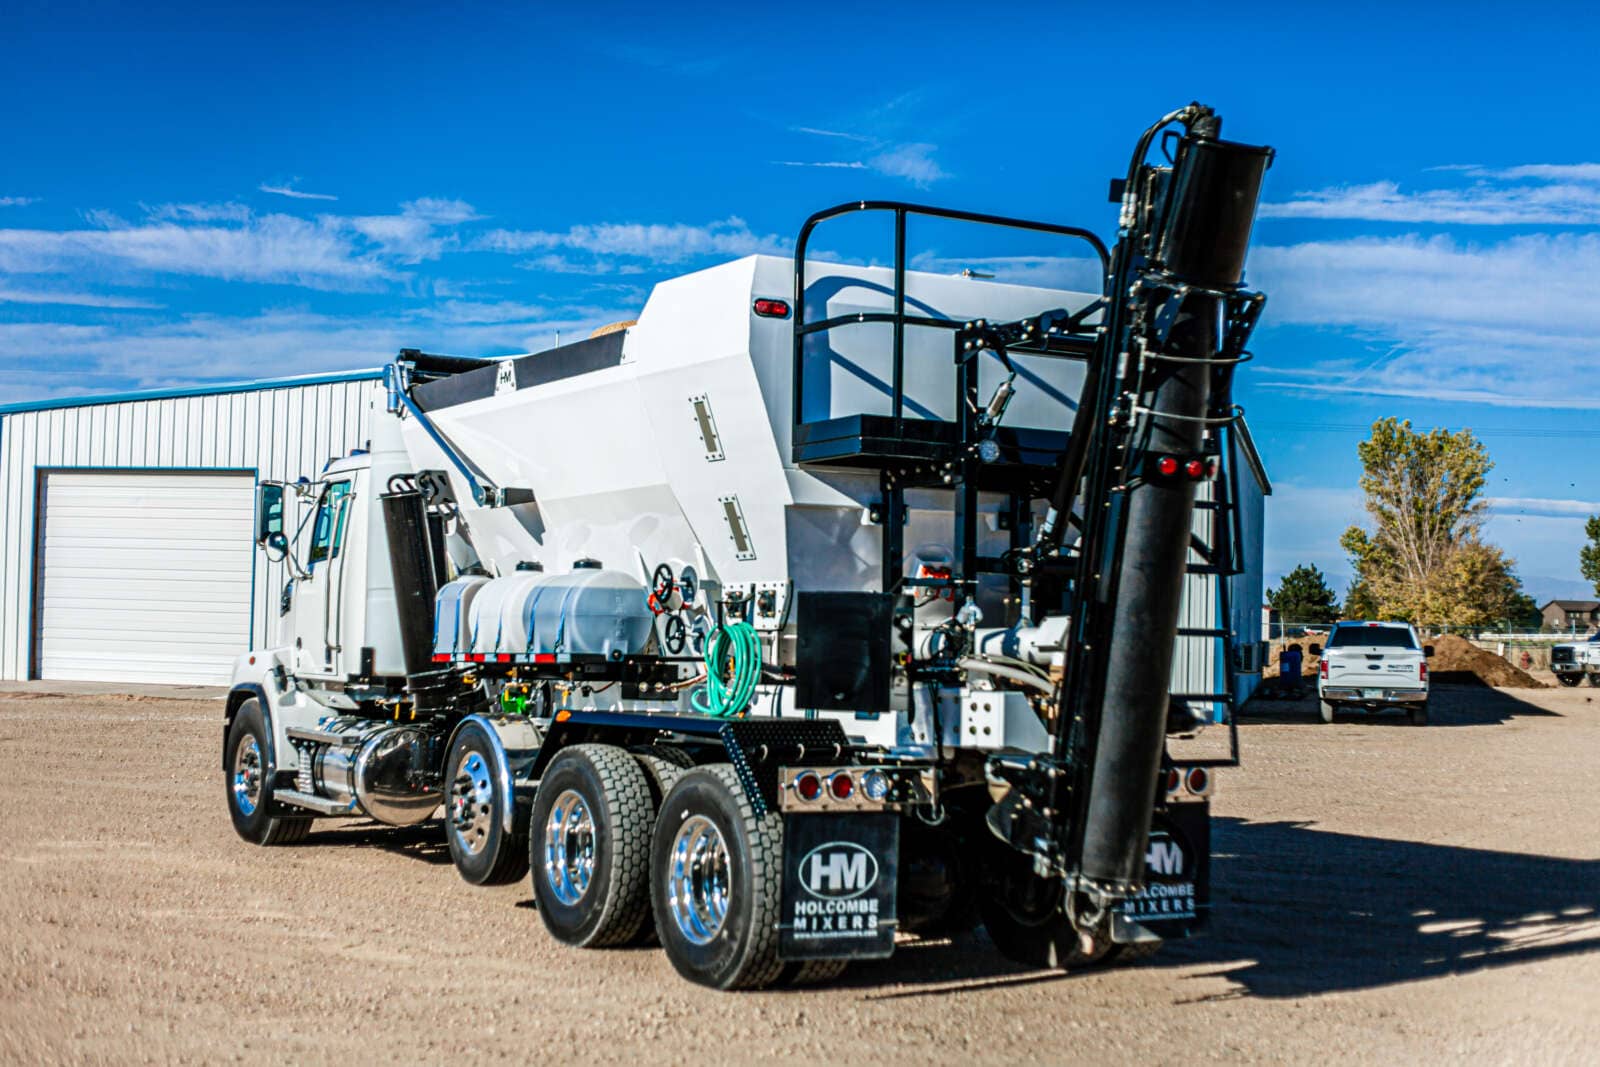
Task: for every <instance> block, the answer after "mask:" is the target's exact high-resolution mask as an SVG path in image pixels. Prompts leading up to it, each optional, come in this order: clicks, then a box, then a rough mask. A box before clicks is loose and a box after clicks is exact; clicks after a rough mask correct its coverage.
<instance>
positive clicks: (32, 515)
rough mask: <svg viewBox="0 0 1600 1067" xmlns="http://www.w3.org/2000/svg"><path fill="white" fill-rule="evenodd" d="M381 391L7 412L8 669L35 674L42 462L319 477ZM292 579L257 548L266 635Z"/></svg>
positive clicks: (0, 612)
mask: <svg viewBox="0 0 1600 1067" xmlns="http://www.w3.org/2000/svg"><path fill="white" fill-rule="evenodd" d="M381 395H382V388H381V385H380V384H379V383H377V382H376V381H373V380H359V381H331V382H319V383H306V384H295V385H288V386H280V387H273V386H270V385H267V384H264V385H263V386H262V387H261V388H254V389H248V390H241V391H238V392H227V393H216V394H211V395H202V396H177V397H162V398H157V399H148V400H126V401H119V402H115V403H104V404H86V405H83V406H78V407H57V408H50V409H46V410H41V411H23V412H16V413H11V414H6V415H0V679H6V680H12V679H21V678H26V677H28V674H29V668H30V663H31V658H32V657H31V647H30V646H31V645H32V644H33V642H34V640H35V634H34V633H33V611H34V601H35V596H36V592H37V590H36V588H35V583H36V574H35V567H34V540H35V536H36V525H37V514H36V509H35V506H34V504H35V495H36V492H37V489H38V483H39V473H40V472H41V471H46V470H51V469H85V468H93V469H106V468H126V469H155V470H160V469H168V470H172V469H184V470H244V471H253V472H255V473H256V475H257V477H258V478H277V479H286V480H290V481H292V480H294V479H296V478H299V477H302V476H304V477H311V478H314V477H315V476H316V474H317V472H318V471H320V470H321V469H322V466H323V464H324V463H326V462H327V460H328V459H329V458H330V457H332V456H335V455H344V454H345V453H347V452H349V451H350V449H352V448H359V447H362V446H363V445H364V444H365V443H366V440H367V436H368V417H369V412H370V405H371V402H372V400H373V398H374V397H377V398H379V399H380V400H381ZM284 577H285V575H284V572H283V565H282V564H281V563H280V564H268V563H267V561H266V559H265V558H264V557H262V556H259V555H258V556H257V557H256V567H255V589H254V597H253V610H252V622H251V625H252V632H253V642H254V643H256V644H261V643H263V642H264V641H266V640H268V639H269V638H270V637H271V635H272V634H273V632H274V631H273V626H274V623H275V621H276V618H277V602H278V592H279V590H281V589H282V588H283V582H284ZM240 651H244V650H243V649H241V650H240Z"/></svg>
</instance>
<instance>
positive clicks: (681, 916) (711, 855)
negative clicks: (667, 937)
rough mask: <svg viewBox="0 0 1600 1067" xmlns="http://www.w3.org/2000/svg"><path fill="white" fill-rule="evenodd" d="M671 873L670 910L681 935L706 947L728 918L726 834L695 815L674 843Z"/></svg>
mask: <svg viewBox="0 0 1600 1067" xmlns="http://www.w3.org/2000/svg"><path fill="white" fill-rule="evenodd" d="M671 863H672V866H671V868H670V869H669V870H668V871H667V907H668V910H669V911H671V913H672V919H673V922H675V923H676V924H677V927H678V933H680V934H682V935H683V936H684V937H685V938H686V939H688V940H689V941H691V942H693V943H694V944H696V945H704V944H706V943H708V942H709V941H710V940H711V939H712V938H714V937H716V936H717V934H718V933H720V932H721V931H722V924H723V923H724V922H725V921H726V920H727V917H728V881H729V878H728V846H727V845H726V844H724V843H723V840H722V831H720V830H718V829H717V824H716V823H714V822H712V821H711V820H710V819H708V818H706V817H705V816H704V815H692V816H690V817H689V818H687V819H685V820H684V821H683V825H682V826H680V827H678V836H677V837H675V838H673V839H672V858H671Z"/></svg>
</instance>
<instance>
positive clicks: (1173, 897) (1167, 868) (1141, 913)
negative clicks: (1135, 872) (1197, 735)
mask: <svg viewBox="0 0 1600 1067" xmlns="http://www.w3.org/2000/svg"><path fill="white" fill-rule="evenodd" d="M1144 862H1145V887H1144V890H1143V891H1142V892H1140V893H1139V894H1138V895H1137V896H1133V897H1130V898H1128V899H1127V900H1124V901H1122V902H1121V903H1120V904H1118V905H1117V906H1116V907H1115V908H1113V909H1112V912H1111V940H1113V941H1115V942H1117V943H1118V944H1124V945H1126V944H1133V943H1136V942H1140V941H1174V940H1177V939H1179V938H1185V937H1192V936H1194V935H1195V934H1197V933H1199V932H1200V931H1201V930H1202V929H1203V928H1204V927H1205V925H1206V920H1207V916H1208V915H1209V913H1210V911H1211V814H1210V805H1209V804H1205V803H1184V804H1173V805H1171V806H1170V807H1169V808H1168V810H1167V811H1165V812H1157V813H1156V816H1155V819H1154V820H1153V821H1152V822H1151V824H1150V845H1149V847H1148V848H1147V849H1146V851H1145V857H1144Z"/></svg>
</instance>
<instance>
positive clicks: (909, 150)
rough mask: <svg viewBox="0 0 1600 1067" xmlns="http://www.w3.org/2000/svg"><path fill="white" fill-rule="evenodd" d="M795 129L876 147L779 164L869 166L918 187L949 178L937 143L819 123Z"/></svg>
mask: <svg viewBox="0 0 1600 1067" xmlns="http://www.w3.org/2000/svg"><path fill="white" fill-rule="evenodd" d="M790 128H791V129H792V130H793V131H794V132H795V133H803V134H808V135H810V136H813V137H828V138H833V139H835V140H843V141H849V142H851V143H855V144H860V145H863V146H868V147H870V148H871V149H873V151H872V152H871V154H870V155H866V156H865V157H864V158H861V159H821V160H794V159H779V160H773V163H774V164H776V165H777V166H780V167H825V168H832V169H840V170H870V171H873V172H875V173H878V174H882V175H884V176H885V177H889V178H898V179H900V180H901V181H906V182H910V183H911V184H912V185H915V186H917V187H918V188H922V189H925V188H927V187H928V186H930V185H932V184H933V183H934V182H936V181H939V180H940V179H943V178H948V177H949V174H948V173H946V172H945V170H944V168H942V167H940V166H939V164H938V162H937V161H936V160H935V159H934V158H933V156H934V153H935V152H937V151H938V145H934V144H928V143H926V142H921V141H919V142H910V143H896V142H893V141H888V140H883V139H880V138H877V137H867V136H864V135H862V134H855V133H844V132H842V131H839V130H826V129H821V128H819V127H816V126H793V127H790Z"/></svg>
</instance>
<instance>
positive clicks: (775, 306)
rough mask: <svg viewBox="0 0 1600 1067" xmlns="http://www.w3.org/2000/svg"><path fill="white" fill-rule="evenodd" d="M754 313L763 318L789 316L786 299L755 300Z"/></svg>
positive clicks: (783, 317)
mask: <svg viewBox="0 0 1600 1067" xmlns="http://www.w3.org/2000/svg"><path fill="white" fill-rule="evenodd" d="M756 314H757V315H760V316H761V317H762V318H764V319H786V318H788V317H789V302H788V301H787V300H767V299H761V300H757V301H756Z"/></svg>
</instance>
